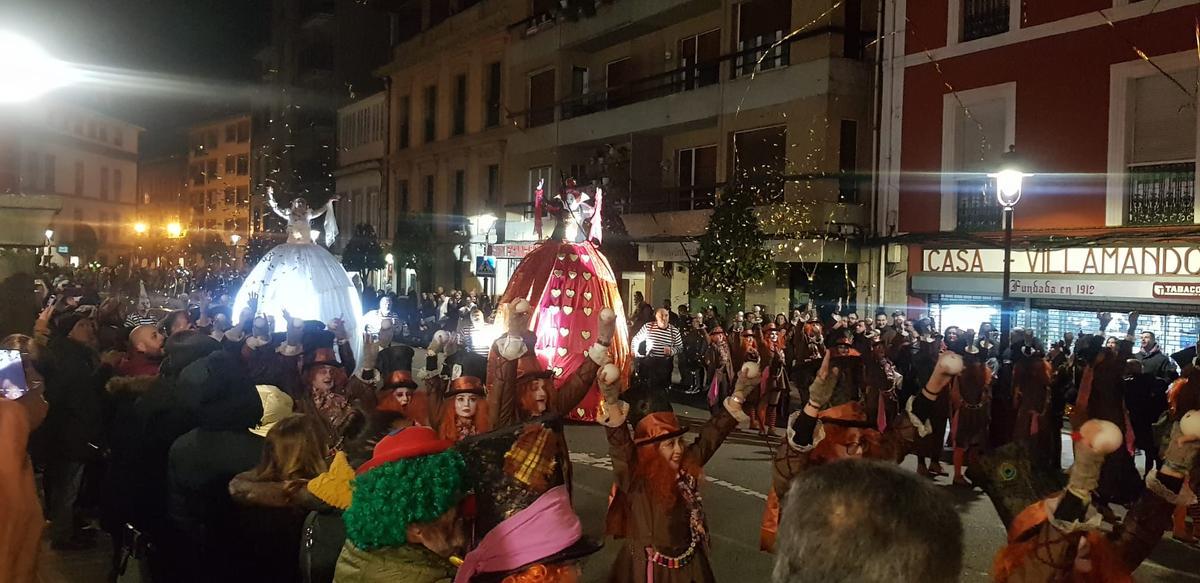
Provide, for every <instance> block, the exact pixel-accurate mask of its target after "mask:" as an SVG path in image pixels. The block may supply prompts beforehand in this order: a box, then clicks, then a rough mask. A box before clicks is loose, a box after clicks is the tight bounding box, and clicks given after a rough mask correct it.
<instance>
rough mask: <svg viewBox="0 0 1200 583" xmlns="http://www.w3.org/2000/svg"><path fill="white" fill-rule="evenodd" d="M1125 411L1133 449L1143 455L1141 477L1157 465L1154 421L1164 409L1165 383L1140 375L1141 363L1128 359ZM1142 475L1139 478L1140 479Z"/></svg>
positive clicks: (1156, 441)
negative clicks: (1144, 458)
mask: <svg viewBox="0 0 1200 583" xmlns="http://www.w3.org/2000/svg"><path fill="white" fill-rule="evenodd" d="M1123 389H1124V393H1125V409H1126V410H1127V411H1129V425H1130V427H1131V428H1132V429H1133V446H1134V447H1136V448H1137V449H1140V450H1142V451H1144V452H1146V470H1145V472H1144V474H1145V475H1148V474H1149V473H1150V470H1152V469H1154V466H1155V464H1157V463H1159V458H1158V454H1159V451H1158V449H1159V448H1158V440H1157V439H1155V436H1154V422H1156V421H1158V418H1159V417H1161V416H1162V414H1163V412H1164V411H1166V410H1167V382H1166V381H1164V380H1162V379H1160V378H1158V377H1155V376H1154V375H1151V374H1146V373H1144V372H1142V363H1141V361H1139V360H1138V359H1136V358H1131V359H1129V360H1128V361H1127V362H1126V363H1125V383H1124V386H1123ZM1145 475H1143V476H1142V477H1143V478H1144V477H1145Z"/></svg>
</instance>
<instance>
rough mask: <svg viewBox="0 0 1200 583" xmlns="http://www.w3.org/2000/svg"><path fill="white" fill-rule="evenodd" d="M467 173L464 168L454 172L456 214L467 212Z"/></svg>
mask: <svg viewBox="0 0 1200 583" xmlns="http://www.w3.org/2000/svg"><path fill="white" fill-rule="evenodd" d="M466 196H467V173H466V171H464V170H456V171H455V172H454V214H456V215H462V214H465V212H466Z"/></svg>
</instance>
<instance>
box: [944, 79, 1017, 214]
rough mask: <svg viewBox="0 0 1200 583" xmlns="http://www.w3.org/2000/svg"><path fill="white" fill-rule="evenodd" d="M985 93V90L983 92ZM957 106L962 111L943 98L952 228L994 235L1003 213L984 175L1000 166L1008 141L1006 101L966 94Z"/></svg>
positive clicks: (952, 101)
mask: <svg viewBox="0 0 1200 583" xmlns="http://www.w3.org/2000/svg"><path fill="white" fill-rule="evenodd" d="M984 90H985V91H986V90H987V88H985V89H984ZM963 95H964V96H965V97H964V98H963V101H962V102H961V103H962V104H964V105H965V106H966V109H963V106H962V105H959V101H957V100H956V99H955V98H954V97H953V96H949V95H948V96H947V97H948V98H949V101H947V102H946V103H949V104H950V107H952V108H953V112H952V115H953V117H952V118H951V119H950V121H949V123H950V124H951V125H952V127H953V132H954V140H953V142H952V143H951V146H952V147H953V155H952V159H951V160H949V161H948V162H949V167H948V168H947V170H948V171H949V173H948V174H946V176H948V177H949V179H950V181H951V182H950V184H944V185H943V188H944V189H945V188H948V189H949V191H950V192H951V193H952V194H953V196H954V197H955V206H956V208H957V213H956V214H955V217H956V219H955V220H956V223H955V227H956V228H958V229H962V230H966V231H995V230H999V229H1000V228H1001V227H1002V225H1001V220H1002V219H1001V215H1002V213H1003V211H1002V209H1001V207H1000V203H999V201H997V200H996V197H995V193H994V192H993V191H992V188H991V184H990V181H989V180H988V178H987V173H988V172H992V171H993V169H994V168H996V166H997V165H999V163H1000V156H1001V154H1003V153H1004V151H1005V149H1006V142H1008V141H1009V138H1008V136H1009V131H1008V129H1007V125H1008V110H1009V103H1008V100H1007V98H1005V97H1003V96H999V95H992V96H988V95H987V94H986V93H983V94H976V95H979V97H972V96H971V94H969V93H964V94H963Z"/></svg>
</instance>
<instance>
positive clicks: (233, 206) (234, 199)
mask: <svg viewBox="0 0 1200 583" xmlns="http://www.w3.org/2000/svg"><path fill="white" fill-rule="evenodd" d="M250 125H251V124H250V115H248V114H245V115H237V116H233V117H228V118H224V119H220V120H215V121H209V122H204V123H200V124H196V125H194V126H192V127H191V128H189V129H188V132H187V133H188V156H187V177H188V190H187V211H186V213H181V214H185V215H186V222H185V223H184V224H185V226H186V229H187V231H188V235H189V236H193V237H195V236H202V237H205V238H207V239H214V238H215V239H218V240H220V241H221V242H223V243H226V244H233V243H234V242H235V241H236V242H238V243H240V242H243V241H249V236H250V235H251V233H252V230H251V221H250V218H251V210H250V202H251V192H250V175H251V168H250V167H251V131H250V130H251V127H250Z"/></svg>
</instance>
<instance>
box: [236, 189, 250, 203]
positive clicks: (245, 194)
mask: <svg viewBox="0 0 1200 583" xmlns="http://www.w3.org/2000/svg"><path fill="white" fill-rule="evenodd" d="M237 205H238V207H242V208H245V207H247V206H249V205H250V188H249V187H246V186H239V187H237Z"/></svg>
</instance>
